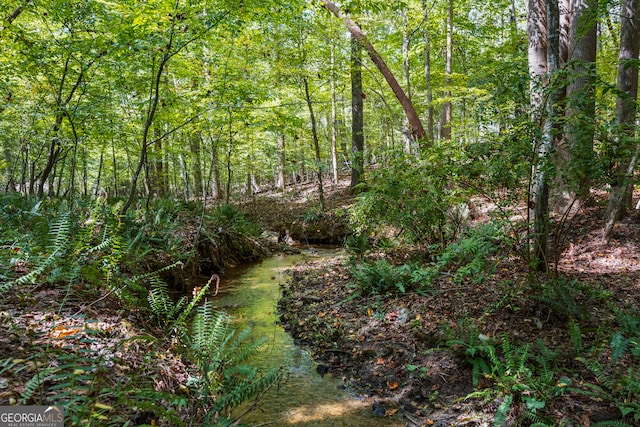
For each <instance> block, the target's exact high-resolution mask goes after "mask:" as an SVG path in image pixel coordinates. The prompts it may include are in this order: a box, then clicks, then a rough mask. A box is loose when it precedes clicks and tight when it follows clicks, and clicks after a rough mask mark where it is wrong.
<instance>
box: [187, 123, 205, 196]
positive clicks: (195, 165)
mask: <svg viewBox="0 0 640 427" xmlns="http://www.w3.org/2000/svg"><path fill="white" fill-rule="evenodd" d="M201 140H202V134H201V133H200V132H199V131H198V132H194V133H193V134H192V135H191V138H190V142H191V144H190V148H191V155H192V156H193V158H192V159H191V161H192V170H193V192H194V196H195V197H200V198H202V199H203V200H204V196H205V195H204V191H203V185H202V160H201V155H200V142H201Z"/></svg>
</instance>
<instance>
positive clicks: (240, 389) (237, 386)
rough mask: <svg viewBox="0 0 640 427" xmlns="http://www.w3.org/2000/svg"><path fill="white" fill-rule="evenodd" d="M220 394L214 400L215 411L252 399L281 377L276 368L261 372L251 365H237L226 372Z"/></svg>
mask: <svg viewBox="0 0 640 427" xmlns="http://www.w3.org/2000/svg"><path fill="white" fill-rule="evenodd" d="M226 374H227V375H226V381H225V386H224V388H223V390H222V395H221V396H220V398H219V399H218V400H217V401H216V404H215V409H216V411H223V410H228V409H232V408H234V407H236V406H238V405H240V404H241V403H242V402H245V401H247V400H249V399H252V398H254V397H256V396H258V395H259V394H261V393H262V392H264V391H265V390H267V389H268V388H269V387H270V386H271V385H272V384H274V383H275V382H276V381H278V379H279V378H280V377H281V371H280V370H279V369H277V368H275V369H272V370H270V371H268V372H266V373H263V372H261V371H259V370H257V369H256V368H253V367H246V366H245V367H241V368H240V367H238V368H235V369H232V370H229V371H228V372H227V373H226Z"/></svg>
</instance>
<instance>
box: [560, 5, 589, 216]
mask: <svg viewBox="0 0 640 427" xmlns="http://www.w3.org/2000/svg"><path fill="white" fill-rule="evenodd" d="M597 7H598V4H597V0H576V1H575V2H574V5H573V13H572V20H571V30H570V33H569V46H570V47H569V62H568V70H569V75H568V78H569V85H568V87H567V111H566V116H567V122H566V123H567V124H566V128H565V132H564V144H560V145H559V147H558V148H557V150H556V151H557V152H558V157H559V159H558V160H559V163H560V164H558V165H557V166H558V170H559V171H560V174H559V176H558V179H559V182H558V186H559V188H558V190H559V193H560V195H559V197H558V200H557V202H556V208H557V210H558V211H560V212H563V211H564V210H565V209H566V208H567V207H568V206H571V205H574V206H575V204H574V203H573V202H574V200H575V199H579V200H584V199H586V197H587V196H588V195H589V189H590V180H591V177H592V176H593V175H594V173H595V170H594V167H595V166H594V165H595V153H594V150H593V139H594V134H595V125H594V123H595V119H596V118H595V113H596V87H595V84H596V79H595V72H596V70H595V68H596V45H597V27H598V26H597V22H598V21H597V20H598V16H597V15H598V11H597Z"/></svg>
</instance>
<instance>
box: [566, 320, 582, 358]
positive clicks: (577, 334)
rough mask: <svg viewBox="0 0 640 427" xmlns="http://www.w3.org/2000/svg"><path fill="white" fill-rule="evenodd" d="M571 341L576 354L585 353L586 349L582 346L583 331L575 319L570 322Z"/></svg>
mask: <svg viewBox="0 0 640 427" xmlns="http://www.w3.org/2000/svg"><path fill="white" fill-rule="evenodd" d="M569 340H570V341H571V344H572V345H573V349H574V350H575V351H576V354H583V353H584V347H583V345H582V331H581V330H580V325H579V324H578V322H576V321H575V320H573V319H572V320H570V321H569Z"/></svg>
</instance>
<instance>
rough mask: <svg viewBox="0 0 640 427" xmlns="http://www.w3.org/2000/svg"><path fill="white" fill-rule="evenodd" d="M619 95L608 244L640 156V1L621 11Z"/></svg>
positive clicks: (624, 5)
mask: <svg viewBox="0 0 640 427" xmlns="http://www.w3.org/2000/svg"><path fill="white" fill-rule="evenodd" d="M620 19H621V24H620V51H619V55H618V93H617V96H616V124H617V129H616V136H615V145H614V147H613V162H614V163H613V170H612V176H613V182H612V184H611V190H610V191H609V206H608V208H607V215H606V222H605V228H604V233H603V240H604V241H605V242H607V243H608V242H609V241H610V239H611V233H612V231H613V227H614V225H615V223H616V221H617V220H618V219H620V216H621V215H622V214H623V212H624V208H625V206H624V196H625V192H626V191H628V187H629V184H630V183H631V181H632V179H633V172H634V170H635V165H636V163H637V162H638V156H639V155H640V144H639V143H638V142H637V141H636V139H635V135H636V110H637V99H638V54H639V52H640V28H639V25H638V20H639V19H640V1H638V0H624V1H623V3H622V10H621V15H620Z"/></svg>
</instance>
